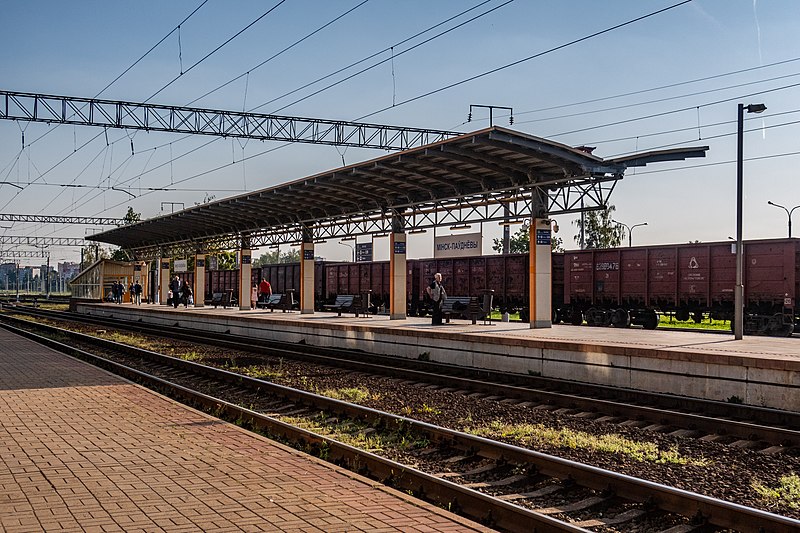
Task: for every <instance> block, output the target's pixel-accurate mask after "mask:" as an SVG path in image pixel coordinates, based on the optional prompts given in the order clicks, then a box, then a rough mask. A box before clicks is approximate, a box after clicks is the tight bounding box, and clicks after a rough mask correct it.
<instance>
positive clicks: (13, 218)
mask: <svg viewBox="0 0 800 533" xmlns="http://www.w3.org/2000/svg"><path fill="white" fill-rule="evenodd" d="M0 222H34V223H40V224H85V225H89V226H121V225H123V224H124V223H125V219H122V218H105V217H67V216H54V215H14V214H10V213H0Z"/></svg>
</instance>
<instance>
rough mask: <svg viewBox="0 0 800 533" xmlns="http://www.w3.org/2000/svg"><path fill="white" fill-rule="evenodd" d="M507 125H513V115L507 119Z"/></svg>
mask: <svg viewBox="0 0 800 533" xmlns="http://www.w3.org/2000/svg"><path fill="white" fill-rule="evenodd" d="M508 123H509V125H510V124H514V115H511V116H510V117H508Z"/></svg>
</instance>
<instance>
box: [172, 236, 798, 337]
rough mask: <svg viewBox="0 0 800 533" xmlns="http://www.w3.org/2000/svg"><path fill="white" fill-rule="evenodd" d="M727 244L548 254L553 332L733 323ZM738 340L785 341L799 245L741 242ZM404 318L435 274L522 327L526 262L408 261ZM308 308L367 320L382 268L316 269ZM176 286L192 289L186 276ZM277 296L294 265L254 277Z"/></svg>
mask: <svg viewBox="0 0 800 533" xmlns="http://www.w3.org/2000/svg"><path fill="white" fill-rule="evenodd" d="M734 252H735V250H734V249H733V248H732V243H730V242H717V243H705V244H682V245H669V246H647V247H635V248H614V249H600V250H580V251H571V252H566V253H554V254H553V259H552V279H553V287H552V298H553V299H552V308H553V322H554V323H559V322H562V321H563V322H568V323H572V324H576V325H580V324H583V323H584V322H585V323H587V324H588V325H590V326H609V325H611V326H615V327H627V326H630V325H632V324H635V325H641V326H643V327H645V328H647V329H654V328H656V327H657V326H658V322H659V318H660V315H662V314H668V315H672V316H675V318H677V319H678V320H688V319H689V318H692V319H694V320H695V321H696V322H700V321H701V320H702V318H703V317H704V316H705V315H710V316H711V317H712V318H715V319H721V320H731V319H732V318H733V314H734V313H733V310H734V306H733V288H734V283H735V279H736V254H735V253H734ZM744 255H745V270H744V287H745V333H747V334H767V335H790V334H791V333H792V331H793V329H794V328H795V326H797V329H798V330H800V323H799V321H800V317H798V314H797V311H798V307H797V299H798V297H800V239H772V240H759V241H747V242H745V245H744ZM407 268H408V271H407V284H408V286H407V289H406V295H407V302H408V307H407V313H408V315H409V316H424V315H426V314H428V313H429V311H430V302H429V300H428V297H427V295H426V291H425V287H427V285H428V284H429V283H430V280H431V279H432V278H433V274H435V273H436V272H441V273H442V276H443V278H444V282H445V287H446V288H447V292H448V294H449V295H451V296H481V295H482V293H483V291H484V290H485V289H488V290H492V291H494V305H495V307H496V308H499V310H500V311H501V312H506V311H508V312H519V314H520V319H521V320H523V321H526V320H527V319H528V294H529V293H528V289H529V279H528V277H529V276H528V255H527V254H507V255H492V256H476V257H464V258H456V259H418V260H415V259H411V260H408V261H407ZM314 269H315V270H314V282H315V286H314V293H315V294H314V301H315V307H316V308H317V309H318V310H322V309H323V306H324V305H325V304H326V303H332V302H333V301H334V300H335V299H336V296H337V295H340V294H370V298H371V302H372V307H373V312H375V311H377V310H378V309H381V308H382V309H383V310H386V306H387V305H388V302H389V262H388V261H376V262H371V263H334V262H317V263H316V264H315V267H314ZM181 276H182V277H184V278H186V279H188V280H189V281H190V282H191V280H192V278H191V277H192V274H191V273H189V274H183V275H181ZM262 277H263V278H265V279H267V280H268V281H269V282H270V283H271V284H272V290H273V292H274V293H284V292H286V291H288V290H292V289H294V290H295V291H298V290H299V287H300V265H299V263H282V264H276V265H268V266H265V267H263V268H253V270H252V282H253V283H258V282H259V281H260V280H261V278H262ZM238 279H239V276H238V271H236V270H231V271H208V272H207V273H206V290H205V296H206V300H210V299H211V295H212V294H213V293H215V292H224V291H225V290H232V291H233V293H234V295H237V294H238Z"/></svg>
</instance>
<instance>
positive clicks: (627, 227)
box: [611, 220, 647, 248]
mask: <svg viewBox="0 0 800 533" xmlns="http://www.w3.org/2000/svg"><path fill="white" fill-rule="evenodd" d="M611 222H613V223H614V224H619V225H620V226H624V227H625V229H627V230H628V248H630V247H631V246H632V244H633V235H632V233H633V228H638V227H639V226H646V225H647V222H642V223H641V224H634V225H633V226H629V225H627V224H623V223H622V222H618V221H616V220H612V221H611Z"/></svg>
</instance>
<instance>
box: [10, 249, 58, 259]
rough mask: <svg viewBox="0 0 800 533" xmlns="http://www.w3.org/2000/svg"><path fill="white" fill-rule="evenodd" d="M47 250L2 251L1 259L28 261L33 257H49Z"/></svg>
mask: <svg viewBox="0 0 800 533" xmlns="http://www.w3.org/2000/svg"><path fill="white" fill-rule="evenodd" d="M49 255H50V252H48V251H47V250H0V259H27V258H32V257H48V256H49Z"/></svg>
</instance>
